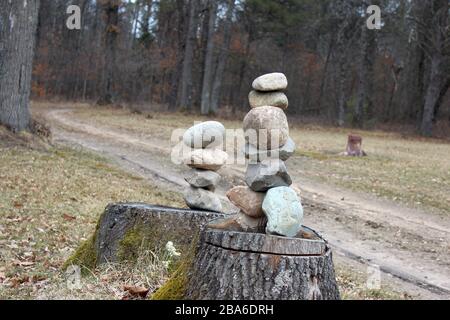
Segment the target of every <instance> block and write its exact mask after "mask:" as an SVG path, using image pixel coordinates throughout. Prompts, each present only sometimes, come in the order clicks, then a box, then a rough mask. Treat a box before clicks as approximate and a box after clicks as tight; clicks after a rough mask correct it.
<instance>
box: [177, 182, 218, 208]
mask: <svg viewBox="0 0 450 320" xmlns="http://www.w3.org/2000/svg"><path fill="white" fill-rule="evenodd" d="M184 200H185V201H186V204H187V205H188V207H189V208H191V209H197V210H198V209H199V210H206V211H212V212H221V211H222V204H221V202H220V199H219V197H218V196H217V195H216V194H214V193H213V192H211V191H208V190H204V189H198V188H193V187H190V188H188V190H187V192H186V193H185V195H184Z"/></svg>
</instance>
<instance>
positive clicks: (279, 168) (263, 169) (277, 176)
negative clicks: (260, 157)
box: [245, 159, 292, 192]
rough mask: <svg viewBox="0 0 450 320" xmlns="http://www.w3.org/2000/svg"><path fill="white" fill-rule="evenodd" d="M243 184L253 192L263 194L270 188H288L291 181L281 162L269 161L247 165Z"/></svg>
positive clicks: (276, 160)
mask: <svg viewBox="0 0 450 320" xmlns="http://www.w3.org/2000/svg"><path fill="white" fill-rule="evenodd" d="M245 182H246V183H247V185H248V186H249V187H250V189H252V190H253V191H255V192H264V191H267V190H269V189H271V188H276V187H289V186H290V185H291V184H292V179H291V177H290V176H289V174H288V172H287V169H286V165H285V164H284V162H283V161H281V160H279V159H271V160H264V161H262V162H260V163H257V164H249V165H248V167H247V172H246V174H245Z"/></svg>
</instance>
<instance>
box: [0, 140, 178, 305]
mask: <svg viewBox="0 0 450 320" xmlns="http://www.w3.org/2000/svg"><path fill="white" fill-rule="evenodd" d="M3 138H4V136H3ZM2 141H3V143H2V145H0V299H10V298H19V299H28V298H29V299H31V298H39V297H53V298H57V299H66V298H75V299H76V298H96V299H102V298H106V299H108V298H117V295H116V293H117V292H119V291H120V290H121V287H122V286H123V285H134V283H128V282H126V281H125V280H126V277H124V276H123V273H121V272H122V271H120V270H123V272H125V271H124V270H128V268H123V269H120V268H119V267H116V268H115V270H116V271H114V272H112V274H116V275H117V274H121V276H112V280H111V281H108V286H109V287H108V288H111V287H114V288H116V291H114V290H112V289H111V290H110V289H108V290H106V289H105V286H102V285H101V284H102V283H103V280H102V279H103V278H104V276H108V274H109V273H110V271H111V269H107V270H99V271H93V276H92V277H91V278H92V279H91V280H90V281H91V285H90V286H88V290H87V291H83V292H66V293H64V292H62V293H61V294H62V295H61V296H58V294H57V292H59V291H57V290H56V289H57V287H58V286H62V287H64V286H65V283H64V275H63V274H61V270H60V268H61V266H62V265H63V263H64V261H65V260H66V258H67V257H68V256H69V255H70V254H71V253H72V252H73V251H74V250H75V249H76V248H77V247H78V245H79V244H80V243H81V242H82V241H83V240H85V239H87V238H88V237H89V236H90V235H91V234H92V232H93V230H94V229H95V225H96V223H97V219H98V217H99V215H100V214H101V212H102V211H103V209H104V208H105V206H106V205H107V204H108V203H111V202H133V201H138V202H148V203H155V204H161V205H167V206H183V205H184V204H183V203H182V198H181V196H180V195H179V194H175V193H173V192H171V191H167V190H162V189H160V188H158V187H156V186H154V185H152V186H151V187H150V186H149V184H148V182H146V181H145V180H143V179H141V178H139V177H135V176H132V175H130V174H127V173H125V172H123V171H121V170H119V169H117V168H116V167H114V166H113V165H111V164H109V163H107V162H106V161H105V160H104V159H102V158H100V157H97V156H95V155H93V154H90V153H85V152H80V151H78V152H77V151H74V150H70V149H60V148H52V147H48V148H47V149H30V148H28V147H26V146H23V145H22V144H16V143H15V142H14V141H10V142H9V143H6V140H5V139H2ZM142 265H144V264H142ZM149 266H151V267H155V268H158V263H153V264H149ZM130 270H132V269H130ZM128 272H129V271H128ZM132 274H133V273H131V275H132ZM137 275H138V276H141V275H142V277H144V278H142V279H146V278H145V277H148V276H150V275H152V273H149V272H145V273H144V272H143V273H137ZM128 277H131V276H130V273H128ZM161 277H164V273H161ZM161 277H155V278H154V279H153V277H152V279H153V280H152V281H156V282H157V281H159V280H158V279H161ZM96 279H100V280H101V281H97V280H96ZM130 279H131V278H130ZM140 281H141V282H142V281H144V280H140ZM136 282H139V281H136ZM87 284H89V281H88V283H87ZM97 285H98V287H96V286H97ZM149 287H150V286H149ZM55 293H56V294H55Z"/></svg>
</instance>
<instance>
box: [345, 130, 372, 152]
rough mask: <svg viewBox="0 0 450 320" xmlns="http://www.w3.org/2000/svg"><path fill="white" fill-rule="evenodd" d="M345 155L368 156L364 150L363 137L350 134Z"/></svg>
mask: <svg viewBox="0 0 450 320" xmlns="http://www.w3.org/2000/svg"><path fill="white" fill-rule="evenodd" d="M344 154H345V155H346V156H349V157H365V156H367V154H366V153H365V152H364V151H363V150H362V137H361V136H357V135H354V134H350V135H349V136H348V142H347V150H346V151H345V153H344Z"/></svg>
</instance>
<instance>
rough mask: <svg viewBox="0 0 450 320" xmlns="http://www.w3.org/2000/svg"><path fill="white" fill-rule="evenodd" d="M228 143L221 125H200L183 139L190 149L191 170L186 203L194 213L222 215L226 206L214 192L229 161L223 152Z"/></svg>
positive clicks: (186, 157)
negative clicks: (220, 171)
mask: <svg viewBox="0 0 450 320" xmlns="http://www.w3.org/2000/svg"><path fill="white" fill-rule="evenodd" d="M224 139H225V127H224V126H223V125H222V124H221V123H220V122H217V121H208V122H203V123H200V124H197V125H195V126H193V127H192V128H190V129H188V130H187V131H186V132H185V134H184V135H183V143H184V145H185V146H186V147H187V150H184V153H183V154H184V156H183V158H184V159H183V161H184V163H185V164H186V165H188V166H189V167H190V168H191V170H190V171H189V172H188V173H187V174H186V176H185V180H186V182H187V183H189V185H190V187H189V189H188V190H187V191H186V193H185V195H184V200H185V201H186V204H187V205H188V207H189V208H191V209H194V210H206V211H212V212H222V203H221V201H220V198H219V197H218V196H217V194H215V193H214V192H215V189H216V186H217V185H218V183H219V182H220V179H221V176H220V175H219V174H218V173H217V171H218V170H219V169H220V168H222V167H223V166H224V165H225V164H226V162H227V159H228V155H227V153H226V152H224V151H223V150H221V149H220V147H221V146H222V145H223V141H224ZM185 149H186V148H185Z"/></svg>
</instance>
